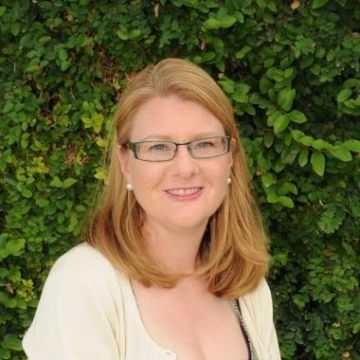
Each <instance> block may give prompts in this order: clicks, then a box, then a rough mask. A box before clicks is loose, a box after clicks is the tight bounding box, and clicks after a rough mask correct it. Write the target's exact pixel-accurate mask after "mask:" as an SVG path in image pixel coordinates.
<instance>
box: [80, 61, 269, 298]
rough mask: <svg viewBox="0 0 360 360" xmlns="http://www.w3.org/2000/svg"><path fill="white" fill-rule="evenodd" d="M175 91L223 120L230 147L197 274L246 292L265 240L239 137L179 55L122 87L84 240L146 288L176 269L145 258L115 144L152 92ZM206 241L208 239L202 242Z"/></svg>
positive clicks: (264, 262)
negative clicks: (226, 179)
mask: <svg viewBox="0 0 360 360" xmlns="http://www.w3.org/2000/svg"><path fill="white" fill-rule="evenodd" d="M169 95H176V96H178V97H180V98H181V99H184V100H189V101H193V102H196V103H198V104H200V105H202V106H204V107H205V108H206V109H208V110H209V111H210V112H212V113H213V114H214V115H215V116H216V118H217V119H219V121H220V122H221V123H222V125H223V127H224V130H225V132H226V134H227V135H230V136H231V138H233V139H236V141H235V142H234V141H233V142H234V144H233V146H232V155H233V166H232V168H231V179H232V183H231V185H230V186H229V191H228V193H227V195H226V197H225V199H224V201H223V203H222V204H221V206H220V207H219V209H217V211H216V212H215V213H214V214H213V215H212V216H211V218H210V219H209V224H208V230H207V232H206V234H205V235H204V239H203V244H202V246H201V247H200V249H199V259H200V266H199V269H198V274H199V275H203V276H205V277H206V279H207V281H208V288H209V291H210V292H212V293H214V294H216V295H217V296H219V297H223V298H235V297H238V296H240V295H241V294H244V293H246V292H249V291H251V290H253V289H254V288H255V287H256V286H257V285H258V283H259V281H260V279H261V278H262V277H263V276H264V275H265V273H266V271H267V266H268V259H269V256H268V252H267V241H266V236H265V234H264V230H263V226H262V221H261V216H260V213H259V210H258V208H257V205H256V203H255V201H254V198H253V196H252V191H251V183H250V177H249V173H248V169H247V165H246V161H245V156H244V152H243V149H242V147H241V144H240V140H239V137H238V133H237V129H236V124H235V120H234V116H233V108H232V106H231V103H230V101H229V100H228V98H227V97H226V96H225V94H224V93H223V92H222V90H221V89H220V88H219V86H218V85H217V84H216V82H215V81H214V80H213V79H212V78H211V77H210V76H209V75H208V74H207V73H206V72H205V71H204V70H202V69H201V68H199V67H198V66H196V65H195V64H192V63H190V62H188V61H185V60H181V59H165V60H162V61H161V62H159V63H158V64H157V65H155V66H154V65H151V66H148V67H146V68H145V69H144V70H142V71H141V72H140V73H139V74H138V75H136V76H135V77H134V78H133V79H132V80H131V81H130V82H129V84H128V86H127V87H126V89H125V91H124V92H123V94H122V96H121V98H120V102H119V108H118V111H117V113H116V115H115V141H114V145H113V150H112V154H111V160H110V168H109V177H108V186H107V187H106V189H105V191H104V194H103V199H102V202H101V204H100V207H99V209H98V211H97V212H96V214H95V215H94V217H93V219H92V221H91V223H90V226H89V229H88V232H87V236H86V241H87V242H88V243H89V244H91V245H93V246H94V247H95V248H97V249H98V250H100V251H101V252H102V253H103V254H104V255H105V256H106V257H107V258H108V259H109V260H110V261H111V262H112V263H113V265H114V266H115V267H117V268H119V269H121V270H122V271H123V272H125V273H126V274H127V275H128V276H129V277H130V278H134V279H136V280H138V281H141V282H142V283H143V284H145V285H146V286H151V285H158V286H160V287H173V286H175V285H176V282H177V281H178V280H179V279H180V277H181V275H180V274H168V273H163V272H162V271H160V269H158V268H157V266H156V265H155V264H154V263H153V262H152V261H151V258H150V256H149V255H148V254H147V251H146V248H145V246H144V241H143V238H142V234H141V227H142V220H143V215H144V214H143V210H142V209H141V207H140V205H139V204H138V203H137V201H136V199H135V197H134V195H133V193H132V192H129V191H127V190H126V187H125V179H124V176H123V174H122V172H121V169H120V165H119V161H118V159H117V156H116V151H115V145H116V144H126V143H127V142H128V141H129V140H130V139H129V136H130V131H131V124H132V119H133V117H134V115H135V114H136V112H137V111H138V109H139V108H140V107H141V106H142V105H143V104H144V103H145V102H147V101H148V100H150V99H152V98H154V97H166V96H169ZM206 242H208V243H206Z"/></svg>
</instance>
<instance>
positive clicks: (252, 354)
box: [233, 299, 256, 360]
mask: <svg viewBox="0 0 360 360" xmlns="http://www.w3.org/2000/svg"><path fill="white" fill-rule="evenodd" d="M233 306H234V309H235V311H236V313H237V315H238V318H239V324H240V327H241V330H242V332H243V334H244V336H245V339H246V343H247V345H248V350H249V353H250V356H249V360H256V355H255V350H254V348H253V346H252V343H251V339H250V335H249V332H248V330H247V328H246V325H245V323H244V320H243V317H242V315H241V308H240V303H239V300H238V299H235V300H234V301H233Z"/></svg>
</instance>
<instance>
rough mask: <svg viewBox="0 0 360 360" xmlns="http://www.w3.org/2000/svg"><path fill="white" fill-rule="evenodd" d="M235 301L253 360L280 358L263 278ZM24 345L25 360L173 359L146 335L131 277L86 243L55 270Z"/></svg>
mask: <svg viewBox="0 0 360 360" xmlns="http://www.w3.org/2000/svg"><path fill="white" fill-rule="evenodd" d="M239 300H240V305H241V310H242V315H243V320H244V322H245V325H246V327H247V330H248V333H249V336H250V338H251V341H252V344H253V348H254V350H255V352H256V355H257V359H259V360H278V359H280V353H279V347H278V342H277V337H276V332H275V328H274V325H273V318H272V316H273V315H272V300H271V294H270V290H269V288H268V286H267V284H266V282H265V280H264V281H262V282H261V284H260V286H259V287H258V288H257V289H256V290H255V291H254V292H252V293H250V294H247V295H245V296H243V297H241V298H240V299H239ZM23 347H24V350H25V353H26V355H27V356H28V359H29V360H170V359H171V360H172V359H176V354H175V353H173V352H172V351H170V350H167V349H163V348H162V347H161V346H160V345H158V344H157V343H156V342H155V341H154V340H153V339H152V338H151V337H150V335H149V334H148V333H147V332H146V330H145V328H144V326H143V324H142V321H141V318H140V314H139V311H138V308H137V305H136V300H135V297H134V294H133V292H132V288H131V283H130V280H129V278H128V277H127V276H125V275H124V274H122V273H120V272H119V271H117V270H115V269H114V267H113V266H112V265H111V263H110V262H109V261H108V260H107V259H106V258H105V257H104V256H103V255H101V254H100V253H99V252H98V251H97V250H95V249H94V248H92V247H91V246H89V245H87V244H85V243H84V244H80V245H78V246H76V247H75V248H73V249H72V250H70V251H69V252H68V253H66V254H65V255H63V256H62V257H60V258H59V259H58V261H57V262H56V263H55V265H54V266H53V268H52V270H51V272H50V274H49V276H48V279H47V280H46V283H45V287H44V289H43V293H42V295H41V298H40V302H39V306H38V308H37V311H36V315H35V318H34V320H33V322H32V324H31V326H30V328H29V330H28V331H27V332H26V334H25V337H24V339H23Z"/></svg>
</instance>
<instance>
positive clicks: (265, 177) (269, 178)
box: [261, 173, 276, 188]
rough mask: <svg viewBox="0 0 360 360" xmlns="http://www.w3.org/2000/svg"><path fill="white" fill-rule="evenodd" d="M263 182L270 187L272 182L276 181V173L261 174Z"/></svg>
mask: <svg viewBox="0 0 360 360" xmlns="http://www.w3.org/2000/svg"><path fill="white" fill-rule="evenodd" d="M261 182H262V183H263V185H264V186H265V187H266V188H268V187H270V186H271V185H272V184H275V183H276V177H275V176H274V174H272V173H267V174H265V175H263V176H261Z"/></svg>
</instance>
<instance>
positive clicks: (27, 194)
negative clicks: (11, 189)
mask: <svg viewBox="0 0 360 360" xmlns="http://www.w3.org/2000/svg"><path fill="white" fill-rule="evenodd" d="M21 195H22V196H23V197H25V198H28V199H29V198H31V197H32V196H33V193H32V192H31V191H30V190H29V189H24V190H23V191H21Z"/></svg>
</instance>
